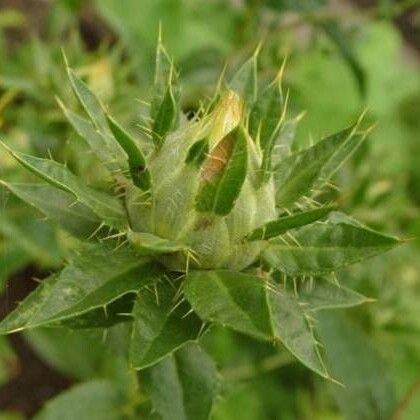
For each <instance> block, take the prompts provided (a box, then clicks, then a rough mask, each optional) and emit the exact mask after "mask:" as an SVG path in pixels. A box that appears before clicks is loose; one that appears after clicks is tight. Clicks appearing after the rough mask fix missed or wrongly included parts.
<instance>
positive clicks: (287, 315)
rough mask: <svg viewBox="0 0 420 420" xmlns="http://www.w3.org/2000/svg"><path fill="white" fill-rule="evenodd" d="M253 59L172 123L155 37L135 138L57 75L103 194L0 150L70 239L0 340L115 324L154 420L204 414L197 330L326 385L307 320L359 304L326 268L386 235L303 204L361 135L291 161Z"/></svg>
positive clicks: (377, 249)
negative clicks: (242, 338)
mask: <svg viewBox="0 0 420 420" xmlns="http://www.w3.org/2000/svg"><path fill="white" fill-rule="evenodd" d="M257 57H258V54H257V53H255V54H254V55H253V56H252V57H251V58H250V59H249V60H248V61H247V62H245V63H244V64H243V65H242V67H240V69H239V70H238V71H237V73H236V74H235V75H234V76H233V77H232V78H231V79H230V80H229V81H228V82H227V81H224V80H223V78H221V80H220V82H219V84H218V86H217V89H216V92H215V94H214V95H213V97H211V98H210V99H209V100H207V101H206V102H203V104H202V106H201V107H200V109H199V110H198V111H197V113H196V114H195V115H194V117H193V118H191V119H187V118H186V116H185V115H183V113H182V110H181V108H180V105H179V97H180V91H179V87H178V81H177V73H176V71H175V68H174V66H173V64H172V61H171V60H170V58H169V57H168V55H167V53H166V51H165V49H164V47H163V45H162V43H161V42H159V44H158V48H157V57H156V74H155V86H154V97H153V100H152V102H151V104H150V118H149V119H148V127H147V129H146V130H145V133H147V135H145V136H144V138H143V139H138V138H137V137H136V136H134V135H133V134H131V132H130V131H129V130H127V129H125V128H123V127H122V126H121V125H120V124H119V123H118V122H117V121H115V119H114V118H113V117H112V116H111V115H110V113H109V112H108V110H107V109H106V108H105V107H104V106H103V104H102V103H101V102H100V101H99V99H98V98H97V97H96V96H95V95H94V94H93V93H92V92H91V91H90V89H89V88H88V86H87V85H86V84H85V83H84V82H83V81H82V80H81V79H80V78H78V76H77V75H76V74H75V73H74V72H73V71H72V70H71V69H70V68H69V67H68V66H67V72H68V77H69V81H70V84H71V87H72V89H73V91H74V94H75V96H76V97H77V99H78V100H79V102H80V105H81V108H82V109H83V111H84V113H85V114H86V115H85V116H84V117H82V116H80V115H78V114H76V113H75V112H73V111H72V110H70V109H68V108H67V107H66V105H65V104H63V103H61V102H60V105H61V107H62V109H63V111H64V113H65V115H66V117H67V118H68V120H69V122H70V123H71V124H72V125H73V126H74V128H75V130H76V131H77V133H78V134H79V135H80V136H81V137H83V138H84V139H85V140H86V142H87V143H88V145H89V146H90V148H91V149H92V151H93V153H94V154H95V155H96V156H97V158H98V160H99V161H100V162H102V164H103V165H104V167H105V168H106V170H107V173H108V178H107V179H106V180H104V185H109V188H108V189H107V190H106V191H105V190H103V189H102V190H99V189H96V188H94V187H92V186H88V185H87V184H86V183H84V182H83V180H81V179H79V178H78V177H77V176H76V175H74V174H73V173H72V172H71V171H70V170H69V169H68V168H67V167H66V165H64V164H62V163H59V162H56V161H54V160H52V159H51V160H50V159H42V158H38V157H33V156H30V155H27V154H24V153H21V152H19V151H16V150H12V149H10V147H8V146H7V145H5V144H3V146H4V148H5V149H6V150H7V152H8V153H10V154H11V155H12V156H13V157H14V158H15V159H16V160H17V161H18V162H19V163H20V164H21V165H22V166H23V167H24V168H26V169H27V170H29V171H30V172H32V173H33V174H34V175H36V177H38V178H40V180H41V181H42V182H37V183H13V182H8V181H7V180H2V181H1V182H2V184H3V185H4V186H5V187H7V188H8V189H9V190H10V191H11V192H12V193H14V194H15V195H17V196H18V197H20V198H21V199H22V200H24V201H26V202H27V203H29V204H30V205H32V206H34V207H35V208H37V209H39V210H40V211H41V212H42V213H44V214H45V215H46V216H47V218H48V219H50V221H51V222H53V223H57V224H59V225H61V226H62V227H63V228H64V229H66V230H67V231H68V232H69V233H70V234H71V235H72V236H73V237H75V238H78V241H75V242H74V244H75V245H74V246H75V250H74V253H72V256H71V257H70V258H69V260H68V261H67V262H66V263H65V265H64V267H63V269H62V270H61V271H60V272H58V273H54V274H52V275H51V276H50V277H48V278H46V279H45V280H43V281H42V282H41V283H40V285H39V286H38V287H37V288H36V290H35V291H34V292H33V293H32V294H30V295H29V296H28V297H26V298H25V299H24V300H23V302H21V303H20V305H19V306H18V307H17V308H16V309H15V310H14V311H13V312H12V313H10V314H9V315H8V316H7V317H6V318H5V319H3V320H2V322H1V323H0V333H1V334H9V333H13V332H17V331H21V330H26V329H33V328H38V327H62V328H71V329H81V328H92V329H103V330H104V331H106V330H107V329H109V328H110V327H112V326H113V325H115V324H118V323H123V324H125V325H127V327H128V328H129V329H130V338H129V344H128V348H127V349H126V350H127V358H128V362H129V366H130V367H131V368H132V369H133V370H136V371H139V375H138V378H139V380H140V381H142V380H143V381H144V387H143V388H142V389H143V391H144V392H145V393H146V395H147V396H148V398H149V400H150V401H151V407H152V409H153V410H154V413H155V414H157V415H158V416H160V417H161V418H165V419H166V418H168V419H169V418H170V419H175V418H176V419H178V418H180V419H181V418H185V419H194V420H196V419H205V418H208V417H209V416H210V415H211V411H212V406H213V403H214V401H215V398H216V396H217V394H218V392H219V389H220V386H219V383H220V381H221V380H222V378H221V377H220V375H218V374H217V370H216V367H215V364H214V362H213V361H212V360H211V359H210V358H209V356H208V355H207V354H206V353H205V352H204V351H203V350H202V348H200V338H201V337H202V336H203V335H204V334H206V332H207V331H208V330H209V329H211V328H212V325H217V324H218V325H221V326H224V327H226V328H230V329H233V330H235V331H236V332H239V333H242V334H245V335H249V336H251V337H254V338H255V339H256V340H263V341H266V342H270V343H272V345H273V346H274V347H284V348H285V349H287V350H288V351H289V352H290V353H291V354H292V355H293V356H294V357H296V359H298V360H299V361H300V362H301V363H303V364H304V365H305V366H306V367H308V368H309V369H311V370H312V371H314V372H316V373H317V374H319V375H321V376H322V377H324V378H327V379H330V380H332V381H334V380H335V378H333V377H331V375H330V374H329V371H328V368H327V364H326V363H324V361H323V352H322V346H321V344H320V343H319V342H318V339H317V334H316V314H317V312H318V311H320V310H324V309H336V308H345V307H351V306H355V305H359V304H362V303H364V302H367V301H368V300H369V299H368V298H366V297H364V296H362V295H361V294H359V293H358V292H356V291H353V290H350V289H348V288H346V287H344V286H343V285H340V284H338V282H337V280H336V278H335V275H334V273H335V272H336V271H337V270H338V269H340V268H342V267H345V266H348V265H350V264H353V263H357V262H359V261H361V260H364V259H366V258H369V257H373V256H375V255H377V254H379V253H382V252H385V251H387V250H389V249H391V248H393V247H395V246H396V245H397V244H399V240H398V239H396V238H394V237H391V236H386V235H383V234H381V233H379V232H376V231H374V230H372V229H370V228H368V227H366V226H364V225H362V224H361V223H359V222H357V221H356V220H354V219H353V218H351V217H349V216H346V215H344V214H343V213H341V212H339V211H337V208H336V206H335V204H334V203H327V204H321V203H320V202H318V200H317V196H318V195H319V194H320V192H321V191H322V190H323V188H324V187H326V185H327V184H328V182H329V180H330V179H331V177H332V176H333V175H334V173H335V172H336V171H337V170H338V169H339V167H340V166H341V165H342V164H343V163H344V162H345V160H346V159H348V157H349V156H350V155H351V154H352V153H353V152H354V151H355V150H356V149H357V147H358V146H359V145H360V144H361V143H362V142H363V141H364V139H365V137H366V135H367V132H368V131H367V130H365V129H362V128H360V121H358V122H356V123H355V124H354V125H352V126H350V127H348V128H346V129H344V130H342V131H339V132H337V133H334V134H331V135H329V136H327V137H325V138H323V139H321V140H319V141H318V142H316V143H315V144H314V145H313V146H311V147H308V148H305V149H302V150H299V151H295V152H291V150H290V142H291V139H292V136H291V132H292V131H293V127H294V126H295V125H296V123H297V122H298V118H290V117H289V114H288V112H287V101H288V96H287V95H284V94H283V91H282V87H281V75H282V73H283V69H281V70H280V71H279V74H278V75H277V76H276V77H275V79H274V80H273V81H272V82H271V83H269V84H267V85H266V86H261V84H260V83H258V80H257ZM290 285H292V287H290ZM169 400H170V401H171V402H169Z"/></svg>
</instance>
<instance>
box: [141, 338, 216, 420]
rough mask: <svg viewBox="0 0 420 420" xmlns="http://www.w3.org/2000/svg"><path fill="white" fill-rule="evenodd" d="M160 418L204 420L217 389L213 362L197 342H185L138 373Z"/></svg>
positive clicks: (168, 419)
mask: <svg viewBox="0 0 420 420" xmlns="http://www.w3.org/2000/svg"><path fill="white" fill-rule="evenodd" d="M140 379H141V381H142V382H143V383H144V385H145V388H146V390H147V391H148V393H149V395H150V398H151V400H152V405H153V409H154V410H155V411H156V412H157V413H158V414H159V416H160V417H161V418H162V420H208V419H209V418H210V414H211V412H212V407H213V404H214V403H215V400H216V397H217V395H218V392H219V384H218V376H217V370H216V366H215V364H214V362H213V361H212V360H211V359H210V358H209V356H208V355H207V354H206V353H205V352H204V351H203V350H201V348H200V347H199V346H198V345H197V344H192V343H191V344H188V345H187V346H185V347H184V348H183V349H181V350H179V351H177V352H176V353H175V354H173V355H172V356H169V357H167V358H166V359H164V360H162V361H161V362H160V363H159V364H157V365H156V366H154V367H152V368H150V369H147V370H145V371H144V372H142V373H141V377H140Z"/></svg>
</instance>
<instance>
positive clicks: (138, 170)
mask: <svg viewBox="0 0 420 420" xmlns="http://www.w3.org/2000/svg"><path fill="white" fill-rule="evenodd" d="M107 121H108V123H109V127H110V128H111V131H112V134H113V135H114V137H115V139H116V140H117V142H118V143H119V144H120V146H121V147H122V148H123V149H124V151H125V152H126V153H127V156H128V165H129V167H130V173H131V178H132V180H133V182H134V185H136V186H137V187H139V188H140V189H142V190H143V191H149V190H150V186H151V180H150V172H149V170H148V169H147V167H146V159H145V157H144V155H143V153H142V152H141V150H140V148H139V147H138V145H137V144H136V141H135V140H134V139H133V138H132V137H131V135H130V134H129V133H127V131H125V130H124V129H123V128H122V127H121V126H120V125H119V124H118V123H117V122H116V121H115V120H114V119H113V118H112V117H111V116H109V115H107Z"/></svg>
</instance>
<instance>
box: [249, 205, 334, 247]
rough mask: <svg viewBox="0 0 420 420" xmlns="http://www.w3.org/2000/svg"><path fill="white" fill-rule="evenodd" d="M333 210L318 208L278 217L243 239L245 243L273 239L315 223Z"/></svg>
mask: <svg viewBox="0 0 420 420" xmlns="http://www.w3.org/2000/svg"><path fill="white" fill-rule="evenodd" d="M333 209H334V206H325V207H320V208H318V209H314V210H307V211H302V212H301V213H296V214H292V215H290V216H284V217H280V218H279V219H277V220H273V221H272V222H268V223H266V224H265V225H263V226H261V227H259V228H257V229H255V230H254V231H252V232H251V233H250V234H248V235H247V236H246V237H245V239H246V240H247V241H259V240H267V239H271V238H274V237H276V236H279V235H282V234H284V233H286V232H287V231H289V230H290V229H295V228H298V227H301V226H305V225H308V224H310V223H313V222H316V221H317V220H319V219H322V218H323V217H325V216H326V215H327V214H328V213H330V212H331V211H332V210H333Z"/></svg>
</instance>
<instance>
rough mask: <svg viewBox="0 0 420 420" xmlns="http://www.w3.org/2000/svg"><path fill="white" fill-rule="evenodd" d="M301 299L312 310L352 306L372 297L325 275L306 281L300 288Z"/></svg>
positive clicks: (369, 300)
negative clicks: (328, 278)
mask: <svg viewBox="0 0 420 420" xmlns="http://www.w3.org/2000/svg"><path fill="white" fill-rule="evenodd" d="M298 294H299V301H300V302H302V303H305V305H308V306H307V307H308V309H310V310H311V311H319V310H323V309H338V308H350V307H353V306H358V305H362V304H364V303H367V302H371V301H372V299H369V298H367V297H366V296H363V295H361V294H360V293H358V292H356V291H354V290H351V289H348V288H347V287H344V286H341V285H339V284H337V283H335V282H333V281H331V280H327V279H326V278H325V277H317V278H314V279H313V281H310V282H309V281H305V282H304V284H303V287H301V288H300V289H299V292H298Z"/></svg>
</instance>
